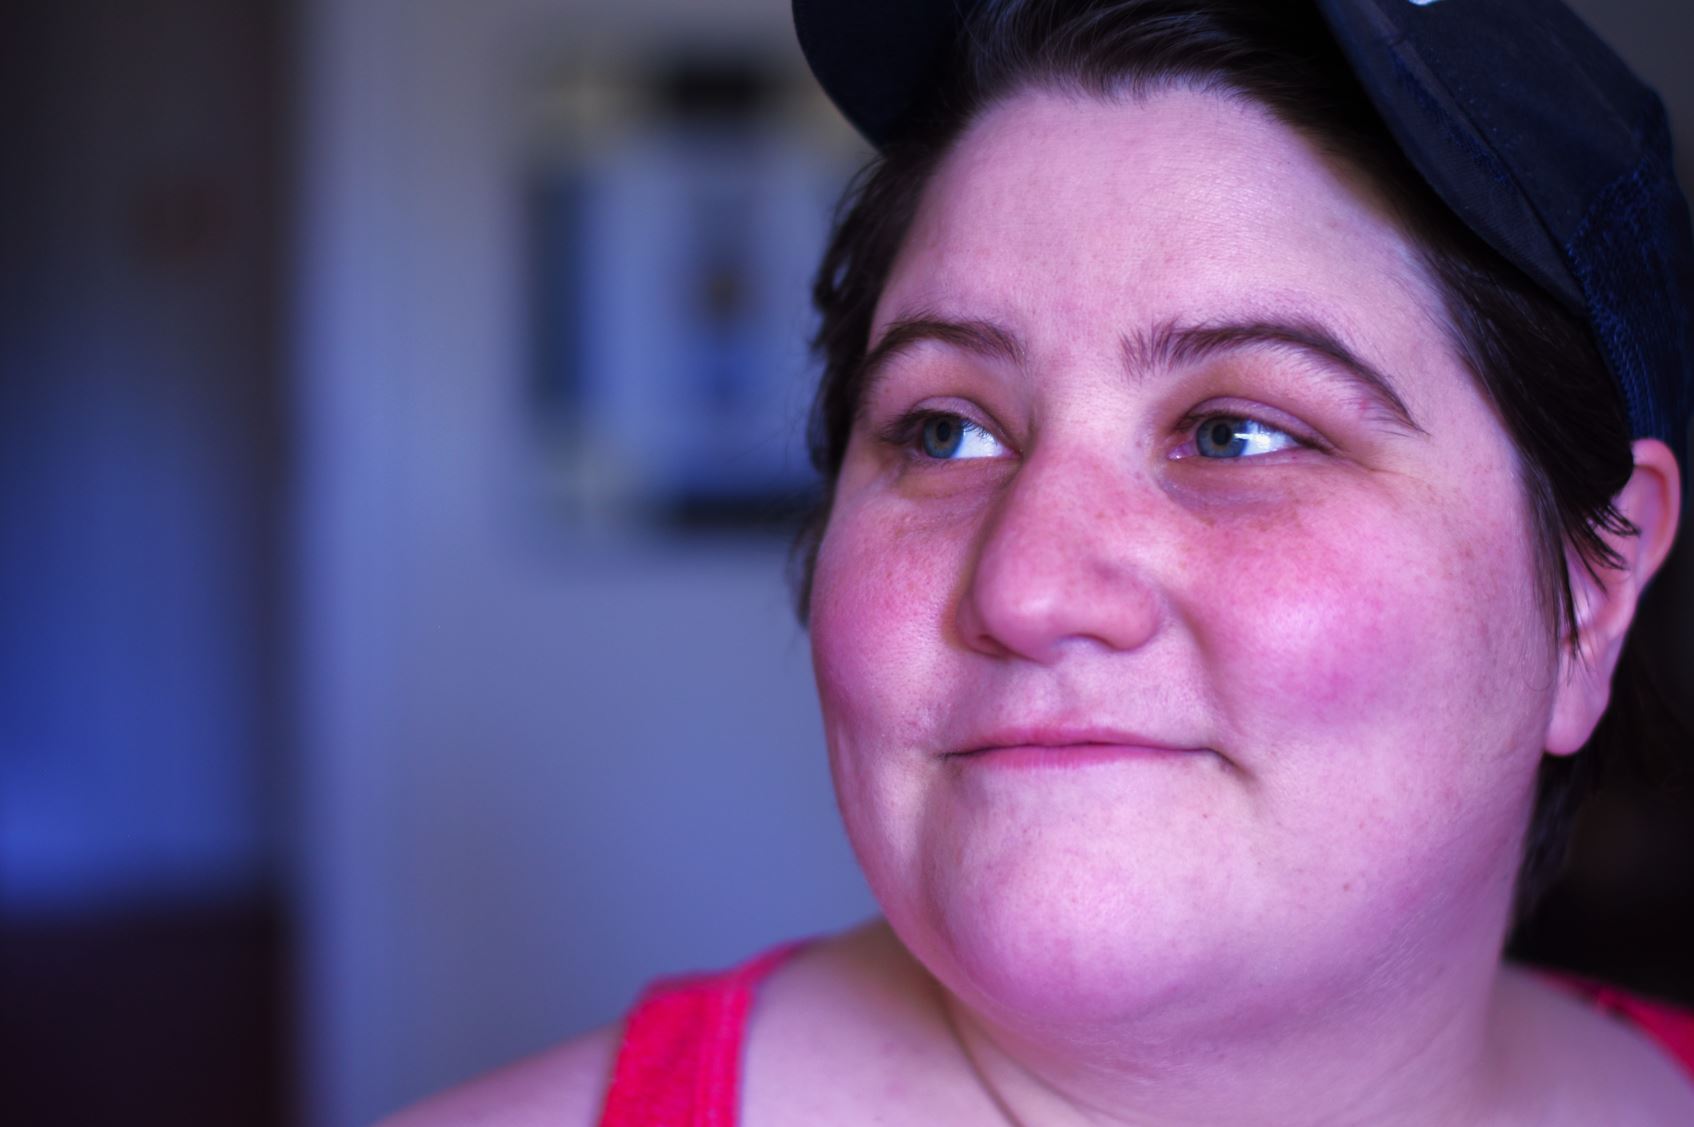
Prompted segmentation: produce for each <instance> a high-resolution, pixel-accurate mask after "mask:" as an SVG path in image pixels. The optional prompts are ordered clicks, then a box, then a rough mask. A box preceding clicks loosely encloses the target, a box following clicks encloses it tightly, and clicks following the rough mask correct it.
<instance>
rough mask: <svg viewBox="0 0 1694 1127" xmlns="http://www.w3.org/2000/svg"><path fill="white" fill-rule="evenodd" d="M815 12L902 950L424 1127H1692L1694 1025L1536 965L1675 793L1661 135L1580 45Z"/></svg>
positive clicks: (810, 561)
mask: <svg viewBox="0 0 1694 1127" xmlns="http://www.w3.org/2000/svg"><path fill="white" fill-rule="evenodd" d="M793 14H794V22H795V31H796V32H797V35H798V40H799V44H800V46H801V48H802V50H803V51H804V53H805V57H806V61H807V63H808V64H809V66H810V68H811V71H812V74H813V75H814V76H815V78H816V80H817V82H818V83H819V84H820V85H821V87H822V89H823V91H824V93H825V94H827V95H828V97H829V99H830V100H831V101H832V102H833V104H834V105H835V106H836V107H837V108H838V109H839V111H840V113H841V115H842V116H843V117H845V119H846V120H847V122H849V123H850V124H851V126H852V127H853V128H854V129H855V130H856V131H857V133H858V134H859V135H860V136H861V137H862V138H864V140H866V141H868V142H869V144H870V145H871V146H872V148H873V149H874V154H873V156H872V158H871V160H870V163H869V164H868V165H867V166H866V167H865V168H864V169H863V170H862V171H861V172H860V174H859V175H858V176H857V177H856V178H855V179H854V180H853V181H852V183H851V184H850V186H849V187H848V189H847V192H846V194H845V196H844V198H843V199H842V200H841V203H840V205H839V207H838V209H837V210H836V213H835V220H834V225H833V229H832V231H831V233H830V237H829V240H828V242H827V246H826V247H825V249H824V251H823V254H822V258H821V261H820V262H817V263H816V264H815V275H814V277H815V281H814V283H813V288H812V291H811V296H812V300H813V304H814V307H815V313H816V317H817V320H816V322H815V336H814V341H813V347H814V351H815V355H816V357H817V360H818V362H819V365H820V370H821V382H820V383H819V385H818V386H817V387H816V389H815V397H814V398H813V400H812V408H811V415H810V423H809V431H808V434H807V438H808V441H809V447H810V453H811V458H812V461H813V464H814V466H815V468H816V471H817V473H818V475H819V478H820V480H821V483H822V487H821V494H820V496H821V500H820V502H819V505H818V507H817V509H816V511H815V512H814V513H813V514H812V515H811V517H810V519H809V520H808V521H807V523H805V525H804V526H803V527H802V528H801V530H800V533H799V539H798V542H797V544H796V546H795V548H794V559H795V570H796V580H795V588H796V590H795V594H796V596H797V598H798V605H799V617H800V620H801V621H802V623H803V624H804V629H805V633H806V638H807V640H808V642H809V645H810V656H811V661H812V668H813V671H814V674H815V679H816V686H817V696H818V702H819V706H820V709H821V716H822V727H823V735H824V742H825V743H826V744H827V752H828V765H829V773H830V777H831V779H832V781H833V784H834V791H835V799H836V802H837V804H838V807H839V811H840V815H841V820H842V823H843V824H844V826H845V830H846V836H847V839H848V840H849V841H850V843H851V847H852V852H853V856H854V858H855V859H856V860H857V863H858V866H859V868H860V869H861V870H862V872H863V874H864V877H865V880H866V883H867V885H868V887H869V890H870V892H871V894H872V895H873V896H874V898H875V901H876V905H877V907H878V909H879V912H880V914H879V915H878V916H877V917H876V918H874V919H873V920H871V921H870V922H867V923H864V924H863V925H861V926H858V927H856V928H853V929H850V930H847V931H844V932H840V933H836V934H829V935H824V936H821V937H816V938H812V939H807V940H800V939H798V938H797V937H795V936H785V935H771V936H769V937H768V942H769V944H770V946H768V948H767V949H766V950H764V951H763V953H755V952H752V951H749V952H748V956H749V957H748V960H747V961H746V962H744V963H742V964H741V965H739V966H736V967H733V968H730V969H718V970H709V971H704V972H702V973H696V974H690V975H683V976H675V977H667V978H664V979H662V980H660V981H658V982H656V983H654V984H653V985H651V986H650V987H649V988H648V989H646V990H645V991H644V992H643V993H642V994H641V995H640V996H639V997H636V998H632V999H630V1006H629V1008H628V1010H627V1012H626V1013H625V1015H624V1016H623V1017H622V1018H621V1019H620V1020H618V1021H616V1022H614V1023H612V1024H611V1025H608V1026H605V1027H603V1028H600V1029H597V1030H593V1031H590V1032H587V1033H583V1034H581V1035H580V1036H577V1037H575V1038H573V1039H570V1040H568V1041H566V1042H564V1043H563V1044H561V1045H558V1046H556V1047H554V1048H551V1049H548V1050H545V1051H543V1052H542V1053H540V1054H539V1055H537V1056H533V1057H531V1058H528V1059H527V1060H524V1061H522V1062H520V1063H518V1064H515V1065H512V1066H509V1067H507V1068H506V1069H504V1070H501V1071H498V1072H495V1073H493V1074H490V1075H488V1076H486V1077H484V1078H483V1079H480V1080H475V1081H472V1082H470V1083H468V1084H466V1085H463V1086H461V1087H458V1088H455V1089H452V1090H450V1091H448V1092H446V1093H444V1094H442V1095H439V1096H436V1097H434V1098H432V1099H430V1100H427V1101H425V1102H424V1103H421V1104H418V1105H416V1106H414V1107H412V1108H411V1109H409V1110H406V1111H402V1112H400V1113H398V1114H397V1115H396V1116H395V1117H394V1118H393V1119H392V1120H390V1121H387V1122H390V1123H392V1124H393V1125H395V1127H401V1125H404V1127H430V1125H436V1124H440V1125H447V1124H473V1123H474V1124H485V1125H489V1127H495V1125H537V1127H539V1125H541V1124H588V1123H603V1124H607V1125H611V1127H628V1125H634V1124H701V1125H706V1124H711V1125H728V1124H732V1123H746V1124H751V1125H765V1124H842V1125H846V1124H925V1125H933V1124H1032V1125H1033V1124H1042V1125H1066V1124H1094V1125H1105V1124H1163V1125H1194V1124H1249V1125H1257V1124H1264V1125H1287V1127H1294V1125H1319V1124H1322V1125H1334V1127H1339V1125H1361V1127H1363V1125H1411V1124H1420V1125H1424V1124H1463V1125H1479V1127H1480V1125H1508V1124H1552V1125H1570V1127H1593V1125H1637V1124H1638V1125H1655V1127H1674V1125H1679V1124H1681V1125H1687V1124H1694V1013H1691V1012H1690V1011H1688V1010H1686V1009H1684V1008H1682V1007H1681V1006H1680V1005H1679V1004H1678V1003H1677V1002H1676V1001H1675V1000H1667V999H1665V998H1660V997H1655V996H1652V995H1651V994H1650V993H1644V992H1642V991H1639V990H1636V989H1632V988H1626V987H1625V986H1624V985H1623V984H1620V983H1615V982H1610V981H1597V980H1595V979H1593V978H1592V977H1589V976H1585V975H1580V974H1573V973H1567V972H1564V971H1561V970H1557V969H1553V968H1552V967H1550V966H1543V965H1539V964H1538V963H1536V962H1533V961H1529V960H1524V959H1518V958H1515V957H1508V956H1507V951H1508V947H1509V944H1510V943H1511V940H1512V936H1513V934H1514V929H1516V928H1517V927H1518V926H1519V924H1520V923H1521V922H1522V921H1524V920H1525V919H1526V918H1528V917H1529V916H1530V915H1531V914H1532V913H1533V912H1535V910H1536V908H1537V906H1538V904H1539V903H1540V902H1541V900H1542V897H1543V895H1544V893H1545V892H1546V890H1547V888H1548V887H1549V885H1550V883H1551V882H1552V881H1553V880H1554V878H1555V877H1556V876H1557V874H1558V873H1559V871H1560V867H1561V865H1562V864H1564V861H1565V857H1566V854H1567V846H1568V844H1569V840H1570V838H1571V835H1572V832H1573V831H1572V827H1573V824H1574V822H1575V817H1576V813H1577V812H1578V810H1579V809H1580V808H1581V806H1582V804H1583V801H1584V799H1585V797H1587V796H1588V795H1589V794H1590V792H1591V791H1593V790H1594V789H1595V788H1596V787H1597V786H1599V785H1600V783H1601V781H1603V780H1607V779H1611V778H1613V777H1619V776H1621V774H1622V773H1623V772H1624V771H1625V769H1626V768H1628V767H1629V766H1630V765H1631V764H1633V763H1636V762H1637V761H1642V762H1656V763H1666V762H1668V763H1670V764H1671V768H1670V773H1671V774H1674V773H1675V771H1676V769H1677V764H1679V763H1686V762H1687V761H1689V760H1691V759H1694V746H1691V737H1690V735H1689V733H1688V732H1687V731H1686V729H1685V728H1684V727H1683V726H1682V725H1681V723H1680V722H1679V721H1678V720H1677V719H1676V718H1675V717H1674V716H1669V715H1668V714H1666V710H1665V709H1664V708H1663V707H1662V705H1663V702H1662V701H1659V702H1658V703H1657V704H1655V699H1656V696H1659V695H1662V690H1659V691H1657V692H1655V690H1654V688H1653V683H1654V675H1653V673H1652V671H1651V669H1650V668H1649V665H1648V663H1647V662H1646V661H1645V659H1644V657H1643V655H1642V653H1641V650H1640V645H1639V635H1640V634H1641V630H1642V625H1643V623H1642V619H1643V615H1642V613H1641V610H1642V606H1643V599H1644V597H1645V596H1646V595H1647V594H1648V592H1649V589H1650V587H1651V586H1652V585H1653V584H1654V581H1655V579H1656V578H1662V572H1663V570H1664V565H1665V562H1666V560H1667V558H1668V557H1669V556H1670V553H1671V550H1672V547H1673V544H1674V543H1675V542H1676V539H1677V536H1678V523H1679V515H1680V513H1681V510H1682V508H1683V494H1684V491H1685V478H1686V472H1687V467H1688V463H1687V444H1688V429H1689V420H1690V410H1691V407H1694V304H1691V303H1694V240H1691V237H1690V226H1689V213H1688V206H1687V203H1686V201H1685V198H1684V196H1683V193H1682V190H1681V189H1680V188H1679V187H1678V184H1677V180H1676V176H1675V172H1674V167H1675V165H1674V158H1673V155H1672V147H1671V142H1670V126H1669V123H1668V121H1667V119H1666V113H1665V110H1664V108H1663V105H1662V103H1661V101H1660V99H1659V97H1658V96H1657V95H1656V94H1655V93H1654V91H1653V90H1652V89H1651V88H1650V87H1649V86H1647V85H1646V84H1645V83H1644V81H1643V80H1642V79H1640V78H1638V77H1637V76H1636V74H1635V72H1634V71H1632V70H1631V69H1630V67H1629V66H1628V65H1626V64H1625V63H1624V62H1623V61H1622V60H1621V59H1620V58H1619V57H1618V56H1617V55H1616V54H1614V53H1613V51H1612V49H1611V48H1609V47H1608V46H1606V45H1605V43H1604V42H1603V41H1602V40H1601V39H1600V38H1599V37H1598V36H1597V35H1596V34H1595V33H1594V32H1593V31H1592V30H1590V28H1589V27H1588V25H1587V24H1586V23H1584V22H1583V21H1582V20H1581V19H1580V18H1579V17H1578V16H1577V15H1576V14H1574V13H1573V12H1572V11H1571V10H1569V9H1568V8H1567V7H1566V6H1565V5H1564V4H1563V3H1561V2H1560V0H974V2H973V0H876V2H868V0H795V2H794V5H793ZM629 894H630V895H646V893H644V892H641V891H640V890H638V889H631V890H630V892H629ZM1596 926H1603V924H1597V925H1596Z"/></svg>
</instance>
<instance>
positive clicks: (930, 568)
mask: <svg viewBox="0 0 1694 1127" xmlns="http://www.w3.org/2000/svg"><path fill="white" fill-rule="evenodd" d="M961 551H962V548H961V547H960V546H959V545H957V544H956V543H955V538H952V537H947V536H938V535H934V534H933V533H932V531H931V530H927V529H925V528H924V527H921V526H917V525H914V524H912V523H911V522H908V521H906V520H903V519H902V517H901V515H900V514H899V513H898V512H897V511H893V510H891V509H890V508H888V507H873V508H871V509H869V510H855V509H838V510H837V512H836V513H835V515H834V516H833V518H832V520H831V524H830V527H829V530H828V533H827V534H826V536H825V539H824V542H823V544H822V546H821V548H820V550H819V555H818V564H817V571H816V573H815V577H814V581H813V595H812V605H811V608H810V610H811V638H812V660H813V668H814V672H815V675H816V677H817V682H818V693H819V699H820V702H821V704H822V706H823V714H824V724H825V728H826V735H827V738H828V743H829V748H830V764H831V770H832V772H833V774H834V776H835V782H836V791H837V795H838V799H839V802H840V805H841V811H842V815H843V817H844V819H845V821H846V823H847V829H848V833H849V835H850V837H851V838H852V839H853V843H854V846H855V848H856V849H858V850H859V851H860V853H861V857H862V859H863V860H864V861H865V863H866V864H865V867H866V870H867V872H869V873H870V874H871V875H872V877H873V880H874V878H875V875H876V872H877V870H878V869H879V868H881V867H882V865H883V864H889V863H897V862H895V861H894V860H893V859H892V858H890V857H888V856H884V855H888V854H892V855H893V857H894V858H899V857H906V858H915V856H916V853H917V851H918V849H919V843H918V840H917V834H918V831H919V823H920V822H921V820H922V802H923V789H924V786H925V781H924V776H923V770H924V768H926V767H927V766H929V765H930V764H929V763H928V759H927V753H928V752H929V751H932V750H934V749H932V748H929V747H928V746H927V745H928V743H929V742H930V741H932V740H933V731H934V715H935V712H936V710H937V709H938V708H939V707H941V706H942V705H943V704H944V703H945V702H946V701H947V699H948V696H947V683H948V675H949V668H950V667H949V665H948V663H947V660H946V655H947V641H946V638H947V630H948V622H949V615H948V607H949V605H950V601H949V600H950V598H951V592H952V591H953V590H954V589H955V588H956V586H957V583H958V574H959V572H958V569H959V568H960V567H961V566H962V561H961V560H960V558H959V556H960V552H961ZM867 850H875V851H877V853H878V855H879V858H872V857H866V856H864V854H865V852H866V851H867ZM913 863H915V861H914V862H913Z"/></svg>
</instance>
